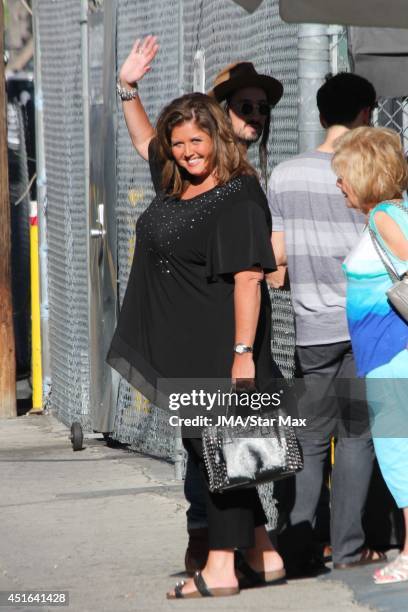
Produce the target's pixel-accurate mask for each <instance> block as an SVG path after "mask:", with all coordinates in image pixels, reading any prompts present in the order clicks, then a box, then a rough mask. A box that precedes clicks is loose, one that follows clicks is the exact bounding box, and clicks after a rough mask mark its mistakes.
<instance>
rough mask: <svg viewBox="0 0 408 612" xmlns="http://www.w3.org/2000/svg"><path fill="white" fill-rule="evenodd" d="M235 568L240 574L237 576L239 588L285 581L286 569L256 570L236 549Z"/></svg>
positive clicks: (283, 582)
mask: <svg viewBox="0 0 408 612" xmlns="http://www.w3.org/2000/svg"><path fill="white" fill-rule="evenodd" d="M235 568H236V569H237V570H238V571H239V572H241V574H242V578H239V586H240V588H241V589H250V588H253V587H260V586H268V585H273V584H276V585H277V584H285V582H286V571H285V569H284V568H282V569H279V570H273V571H271V572H257V571H255V570H254V569H252V567H251V566H250V565H249V564H248V563H247V561H246V560H245V558H244V556H243V554H242V553H241V552H240V551H236V556H235Z"/></svg>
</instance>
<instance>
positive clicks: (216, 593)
mask: <svg viewBox="0 0 408 612" xmlns="http://www.w3.org/2000/svg"><path fill="white" fill-rule="evenodd" d="M185 584H186V583H185V582H184V580H182V581H181V582H178V583H177V584H176V586H175V587H174V593H167V599H197V597H229V596H230V595H238V594H239V587H218V588H215V589H210V588H208V586H207V584H206V582H205V580H204V578H203V577H202V575H201V572H195V574H194V584H195V587H196V589H197V590H196V591H193V592H192V593H185V594H184V593H183V586H184V585H185Z"/></svg>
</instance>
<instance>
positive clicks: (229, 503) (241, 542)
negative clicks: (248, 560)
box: [183, 438, 267, 550]
mask: <svg viewBox="0 0 408 612" xmlns="http://www.w3.org/2000/svg"><path fill="white" fill-rule="evenodd" d="M183 444H184V447H185V449H186V450H187V452H188V453H189V454H190V456H191V459H192V461H194V463H196V465H197V467H198V468H199V470H200V472H201V476H202V478H203V479H204V481H205V484H204V487H203V490H204V495H205V502H206V506H207V517H208V540H209V548H210V550H222V549H225V548H252V547H253V546H255V533H254V529H255V527H259V526H260V525H265V524H266V523H267V519H266V516H265V512H264V511H263V508H262V505H261V502H260V500H259V496H258V492H257V490H256V488H255V487H253V488H250V489H238V490H236V491H229V492H226V493H211V492H210V490H209V488H208V484H207V476H206V470H205V466H204V460H203V444H202V441H201V439H199V438H183Z"/></svg>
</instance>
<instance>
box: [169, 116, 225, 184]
mask: <svg viewBox="0 0 408 612" xmlns="http://www.w3.org/2000/svg"><path fill="white" fill-rule="evenodd" d="M213 149H214V146H213V141H212V139H211V136H209V134H207V132H204V131H203V130H202V129H201V128H200V127H199V126H198V125H197V124H196V122H195V121H193V120H192V121H187V122H185V123H182V124H180V125H176V127H174V128H173V130H172V133H171V150H172V153H173V157H174V159H175V161H176V163H177V164H178V166H180V167H181V168H184V169H185V170H186V171H187V172H188V173H189V174H190V175H191V176H192V177H195V178H196V179H205V178H207V177H208V176H209V175H210V174H211V172H212V170H213V168H212V154H213Z"/></svg>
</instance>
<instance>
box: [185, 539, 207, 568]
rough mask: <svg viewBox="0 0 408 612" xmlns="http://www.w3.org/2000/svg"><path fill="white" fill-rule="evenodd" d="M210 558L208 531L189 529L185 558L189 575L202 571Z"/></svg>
mask: <svg viewBox="0 0 408 612" xmlns="http://www.w3.org/2000/svg"><path fill="white" fill-rule="evenodd" d="M207 557H208V529H207V528H202V529H189V530H188V545H187V550H186V554H185V557H184V563H185V566H186V572H187V574H194V572H196V571H198V570H202V569H203V568H204V567H205V564H206V563H207Z"/></svg>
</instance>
